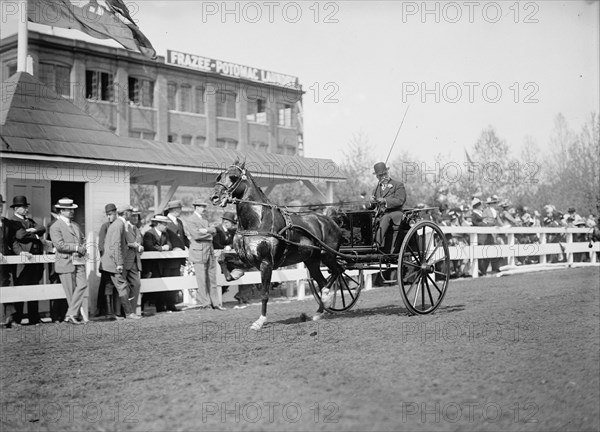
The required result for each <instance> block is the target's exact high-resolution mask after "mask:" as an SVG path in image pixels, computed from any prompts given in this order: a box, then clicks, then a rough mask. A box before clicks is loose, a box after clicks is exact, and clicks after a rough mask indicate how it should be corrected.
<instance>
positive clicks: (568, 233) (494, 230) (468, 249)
mask: <svg viewBox="0 0 600 432" xmlns="http://www.w3.org/2000/svg"><path fill="white" fill-rule="evenodd" d="M440 228H441V230H442V232H444V234H451V235H453V236H461V235H465V234H467V235H468V236H469V244H468V245H466V246H450V248H449V249H450V250H449V252H450V259H451V260H468V261H469V263H471V266H470V268H471V270H472V274H471V276H472V277H474V278H476V277H478V271H477V269H478V264H479V260H480V259H495V258H506V259H507V261H508V265H509V266H514V265H515V264H516V262H517V258H526V257H529V258H531V257H538V260H539V264H540V265H544V264H547V263H548V256H549V255H562V256H563V257H565V259H564V261H565V263H566V264H574V259H573V258H574V254H585V255H588V256H589V262H591V263H597V256H596V253H597V252H599V251H600V243H599V242H595V243H593V244H592V247H591V248H590V247H589V246H590V243H589V241H587V240H586V241H580V242H574V241H573V236H574V235H582V234H583V235H587V234H590V233H591V229H590V228H570V227H568V228H565V227H562V228H546V227H536V228H521V227H510V228H505V227H464V226H457V227H446V226H444V227H440ZM487 234H492V235H496V236H498V235H500V236H502V238H503V239H504V238H505V239H506V242H505V243H504V244H494V245H480V244H479V243H478V235H487ZM557 234H559V235H561V238H560V239H558V241H556V240H555V241H556V242H553V243H548V237H549V236H556V235H557ZM520 235H527V236H537V238H538V241H537V242H533V243H520V242H519V241H518V240H517V237H516V236H520Z"/></svg>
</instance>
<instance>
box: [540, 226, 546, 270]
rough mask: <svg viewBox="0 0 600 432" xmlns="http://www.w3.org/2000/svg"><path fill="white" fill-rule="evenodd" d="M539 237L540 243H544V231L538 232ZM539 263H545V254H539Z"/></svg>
mask: <svg viewBox="0 0 600 432" xmlns="http://www.w3.org/2000/svg"><path fill="white" fill-rule="evenodd" d="M539 237H540V245H542V246H543V245H545V244H546V233H540V234H539ZM540 264H546V254H542V255H540Z"/></svg>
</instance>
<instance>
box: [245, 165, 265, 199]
mask: <svg viewBox="0 0 600 432" xmlns="http://www.w3.org/2000/svg"><path fill="white" fill-rule="evenodd" d="M238 167H239V168H241V169H243V170H245V168H244V165H243V164H242V165H241V166H239V165H238ZM245 173H246V177H248V180H249V181H250V182H251V183H252V184H253V185H254V188H255V189H256V192H257V193H258V196H259V198H260V199H261V200H263V201H264V202H266V203H269V204H271V200H270V199H269V198H268V197H267V195H266V194H265V193H264V192H263V190H262V189H261V187H260V186H259V185H258V184H257V183H256V180H254V176H253V175H252V173H251V172H250V171H246V170H245Z"/></svg>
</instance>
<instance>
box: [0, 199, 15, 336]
mask: <svg viewBox="0 0 600 432" xmlns="http://www.w3.org/2000/svg"><path fill="white" fill-rule="evenodd" d="M5 203H6V201H4V198H3V197H2V195H0V258H2V257H3V256H10V255H14V253H13V250H12V244H13V239H14V236H15V232H14V229H13V223H12V221H11V220H10V219H7V218H5V217H4V216H2V213H4V204H5ZM13 273H14V264H4V265H1V264H0V286H10V284H11V277H12V275H13ZM14 312H15V310H14V305H13V304H12V303H5V304H4V305H0V315H1V322H2V325H4V326H5V327H7V328H10V327H12V324H13V320H14Z"/></svg>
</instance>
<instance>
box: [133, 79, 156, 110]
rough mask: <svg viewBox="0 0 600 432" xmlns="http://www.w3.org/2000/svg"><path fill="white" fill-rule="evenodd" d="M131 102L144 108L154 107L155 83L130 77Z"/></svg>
mask: <svg viewBox="0 0 600 432" xmlns="http://www.w3.org/2000/svg"><path fill="white" fill-rule="evenodd" d="M129 102H132V103H134V104H136V105H141V106H144V107H152V106H154V81H150V80H147V79H140V78H134V77H129Z"/></svg>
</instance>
